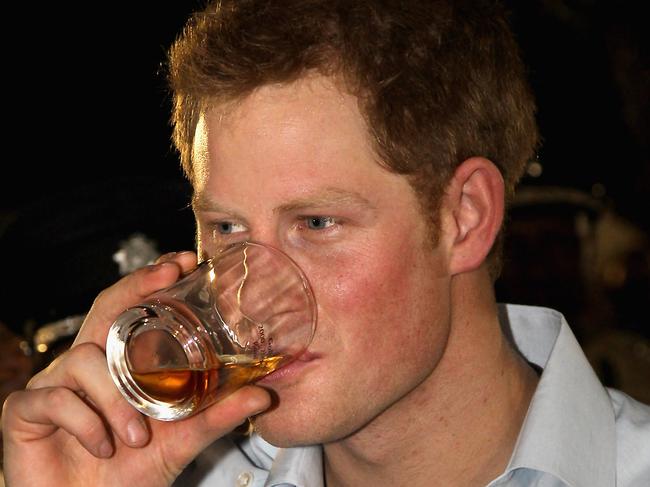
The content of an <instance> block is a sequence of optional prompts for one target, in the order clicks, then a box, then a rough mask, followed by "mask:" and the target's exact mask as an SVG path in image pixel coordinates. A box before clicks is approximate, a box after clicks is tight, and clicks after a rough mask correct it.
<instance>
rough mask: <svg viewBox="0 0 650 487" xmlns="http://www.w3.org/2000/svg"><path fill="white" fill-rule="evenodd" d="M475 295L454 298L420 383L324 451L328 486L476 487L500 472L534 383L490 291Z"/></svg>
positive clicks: (484, 483)
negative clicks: (443, 342) (443, 335)
mask: <svg viewBox="0 0 650 487" xmlns="http://www.w3.org/2000/svg"><path fill="white" fill-rule="evenodd" d="M465 284H466V283H465ZM457 287H458V288H463V287H464V286H462V285H460V283H459V284H458V285H457ZM465 289H467V288H465ZM478 289H481V288H478ZM483 293H484V295H482V294H481V293H480V292H478V293H474V295H471V294H470V295H468V293H464V294H463V295H462V296H460V297H458V298H457V300H456V303H455V307H454V309H455V310H461V311H460V312H459V311H456V312H455V315H454V316H452V328H451V334H450V337H449V342H448V344H447V348H446V350H445V353H444V355H443V357H442V359H441V360H440V363H439V364H438V366H437V367H436V369H435V370H434V372H433V373H432V374H431V375H430V376H429V377H428V378H427V379H425V381H424V382H422V383H421V384H420V385H419V386H418V387H417V388H416V389H414V390H413V391H411V392H410V393H409V394H408V395H407V396H405V397H403V398H402V399H401V400H400V401H398V402H397V403H395V404H393V405H392V406H390V407H389V408H388V409H386V410H385V411H384V412H383V413H381V414H380V415H379V416H377V417H376V418H375V419H373V420H372V421H371V422H370V423H368V424H367V425H366V426H365V427H364V428H362V429H361V430H359V431H357V432H356V433H354V434H353V435H351V436H349V437H347V438H345V439H343V440H341V441H338V442H335V443H331V444H327V445H325V447H324V452H325V453H324V454H325V457H324V467H325V474H326V478H327V486H328V487H339V486H352V485H376V486H383V485H407V484H408V485H412V486H419V485H422V486H425V485H426V486H431V485H454V486H461V487H462V486H465V485H467V486H476V485H486V484H487V483H489V481H490V480H492V479H493V478H495V477H497V476H498V475H499V474H500V473H501V472H502V471H503V470H504V468H505V467H506V465H507V463H508V460H509V458H510V455H511V453H512V450H513V448H514V445H515V442H516V440H517V436H518V433H519V430H520V428H521V424H522V422H523V420H524V417H525V415H526V411H527V409H528V404H529V403H530V400H531V398H532V395H533V392H534V390H535V387H536V384H537V376H536V374H535V372H534V371H533V370H532V369H531V368H530V367H529V366H528V365H527V364H526V362H525V361H524V360H523V359H522V358H521V357H520V356H519V355H518V354H517V353H516V352H515V351H514V350H513V349H512V347H511V345H510V344H509V343H508V341H507V339H506V338H505V337H504V335H503V333H502V332H501V328H500V326H499V322H498V316H497V310H496V305H495V304H494V298H493V296H492V293H491V290H490V291H489V292H487V291H483ZM468 310H469V312H468Z"/></svg>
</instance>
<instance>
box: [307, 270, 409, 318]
mask: <svg viewBox="0 0 650 487" xmlns="http://www.w3.org/2000/svg"><path fill="white" fill-rule="evenodd" d="M400 269H401V266H400V265H395V264H394V263H392V262H388V261H382V260H381V259H380V258H378V259H372V260H371V261H363V262H359V261H357V262H356V263H354V264H351V265H349V266H345V267H340V266H339V267H338V268H336V267H333V268H331V269H329V270H328V271H327V272H323V273H321V277H320V279H319V280H318V282H317V283H315V285H314V287H315V292H316V294H317V300H318V302H319V305H320V306H321V308H323V310H324V311H325V312H327V313H328V314H332V315H336V316H338V317H340V318H343V319H345V321H350V320H352V321H366V320H368V319H373V320H377V319H381V318H382V317H386V318H388V316H389V315H394V314H395V313H396V312H400V311H401V309H403V307H404V306H407V303H406V297H407V296H408V294H409V290H408V284H407V283H408V279H407V278H406V276H405V275H404V273H402V272H400ZM398 308H399V309H398ZM376 324H379V323H376ZM368 325H373V323H369V324H368Z"/></svg>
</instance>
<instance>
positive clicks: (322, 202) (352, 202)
mask: <svg viewBox="0 0 650 487" xmlns="http://www.w3.org/2000/svg"><path fill="white" fill-rule="evenodd" d="M343 205H344V206H353V207H357V208H366V209H369V210H374V209H376V208H375V206H374V205H373V204H372V203H370V201H368V200H367V199H366V198H364V197H363V196H361V195H360V194H359V193H357V192H356V191H347V190H343V189H339V188H325V189H324V190H322V191H319V192H318V193H314V194H312V195H307V196H305V197H302V198H297V199H294V200H292V201H289V202H287V203H285V204H282V205H280V206H278V207H277V208H275V209H274V210H273V211H274V212H275V213H280V212H288V211H296V210H303V209H308V208H318V207H327V206H343Z"/></svg>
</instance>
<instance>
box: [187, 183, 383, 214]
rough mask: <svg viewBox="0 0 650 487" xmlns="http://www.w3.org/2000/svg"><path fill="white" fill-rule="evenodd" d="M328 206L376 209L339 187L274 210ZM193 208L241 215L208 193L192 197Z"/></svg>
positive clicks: (354, 192)
mask: <svg viewBox="0 0 650 487" xmlns="http://www.w3.org/2000/svg"><path fill="white" fill-rule="evenodd" d="M327 206H352V207H356V208H365V209H369V210H375V209H376V207H375V206H374V205H373V204H372V203H371V202H370V201H368V199H366V198H365V197H363V196H361V195H360V194H359V193H357V192H356V191H347V190H342V189H339V188H325V189H324V190H322V191H319V192H317V193H314V194H311V195H307V196H304V197H301V198H296V199H294V200H291V201H289V202H287V203H284V204H282V205H280V206H278V207H276V208H274V209H273V212H274V213H282V212H289V211H296V210H303V209H308V208H318V207H327ZM192 209H193V210H194V211H207V212H215V213H223V214H226V215H231V216H237V217H240V215H239V212H238V211H236V210H234V209H232V208H229V207H228V206H224V205H222V204H221V203H218V202H217V201H214V200H213V199H212V198H210V195H209V194H207V193H198V194H194V196H193V197H192Z"/></svg>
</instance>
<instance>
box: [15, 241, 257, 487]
mask: <svg viewBox="0 0 650 487" xmlns="http://www.w3.org/2000/svg"><path fill="white" fill-rule="evenodd" d="M195 266H196V256H195V255H194V254H193V253H191V252H184V253H179V254H173V255H167V256H164V257H162V258H161V259H160V260H159V262H158V263H157V264H156V265H153V266H148V267H146V268H143V269H140V270H138V271H135V272H134V273H133V274H130V275H129V276H126V277H125V278H123V279H122V280H120V281H119V282H118V283H116V284H115V285H113V286H111V287H110V288H108V289H106V290H105V291H103V292H102V293H101V294H100V295H99V296H98V297H97V299H96V300H95V303H94V304H93V306H92V309H91V310H90V312H89V313H88V317H87V318H86V321H85V322H84V325H83V326H82V328H81V330H80V331H79V335H78V336H77V339H76V340H75V342H74V344H73V345H72V347H71V348H70V350H69V351H68V352H66V353H65V354H63V355H62V356H60V357H59V358H58V359H56V360H55V361H54V362H52V364H50V366H49V367H48V368H47V369H45V370H44V371H42V372H41V373H39V374H37V375H36V376H34V377H33V379H32V380H31V381H30V382H29V384H28V385H27V388H26V390H24V391H19V392H15V393H13V394H11V395H10V396H9V398H8V399H7V401H6V402H5V404H4V407H3V411H2V430H3V435H4V438H3V440H4V455H5V458H4V470H5V480H6V482H7V485H8V487H14V486H15V487H20V486H23V485H25V486H27V485H29V486H41V485H47V486H58V485H62V486H63V485H65V486H66V487H67V486H75V485H83V486H86V485H97V486H119V485H138V486H164V485H169V484H171V483H172V482H173V480H174V479H175V478H176V477H177V476H178V474H180V472H181V471H182V470H183V468H184V467H185V465H187V464H188V463H189V462H190V461H191V460H192V459H193V458H194V457H195V456H196V455H197V454H199V453H200V452H201V450H203V449H204V448H205V447H206V446H208V445H209V444H210V443H212V442H213V441H215V440H216V439H217V438H219V437H221V436H223V435H225V434H227V433H228V432H230V431H231V430H232V429H233V428H235V427H236V426H238V425H239V424H241V423H242V422H243V421H244V420H245V419H246V418H247V417H249V416H252V415H255V414H257V413H259V412H261V411H263V410H265V409H266V408H268V407H269V405H270V397H269V395H268V393H267V392H266V391H264V389H262V388H260V387H255V386H246V387H244V388H242V389H240V390H239V391H237V392H235V393H233V394H232V395H230V396H229V397H227V398H225V399H224V400H222V401H220V402H218V403H217V404H215V405H213V406H211V407H209V408H207V409H206V410H204V411H202V412H200V413H199V414H197V415H195V416H193V417H191V418H189V419H186V420H184V421H178V422H161V421H155V420H150V419H149V418H145V417H144V416H142V415H141V414H140V413H138V412H137V411H136V410H135V409H133V408H132V407H131V406H130V405H129V404H128V402H127V401H126V400H125V399H124V398H123V397H122V395H121V394H120V392H119V391H118V390H117V388H116V387H115V385H114V384H113V381H112V379H111V377H110V374H109V372H108V368H107V365H106V357H105V353H104V346H105V342H106V336H107V333H108V329H109V327H110V325H111V323H112V322H113V320H114V319H115V318H116V317H117V315H118V314H119V313H120V312H121V311H122V310H124V309H125V308H127V307H129V306H133V305H135V304H137V303H138V302H140V301H141V300H142V299H144V298H145V297H147V296H149V295H150V294H152V293H153V292H155V291H157V290H159V289H162V288H164V287H167V286H169V285H170V284H172V283H173V282H175V281H176V280H177V279H178V278H179V277H180V276H181V275H182V274H185V273H187V272H189V271H190V270H192V269H193V268H194V267H195Z"/></svg>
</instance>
